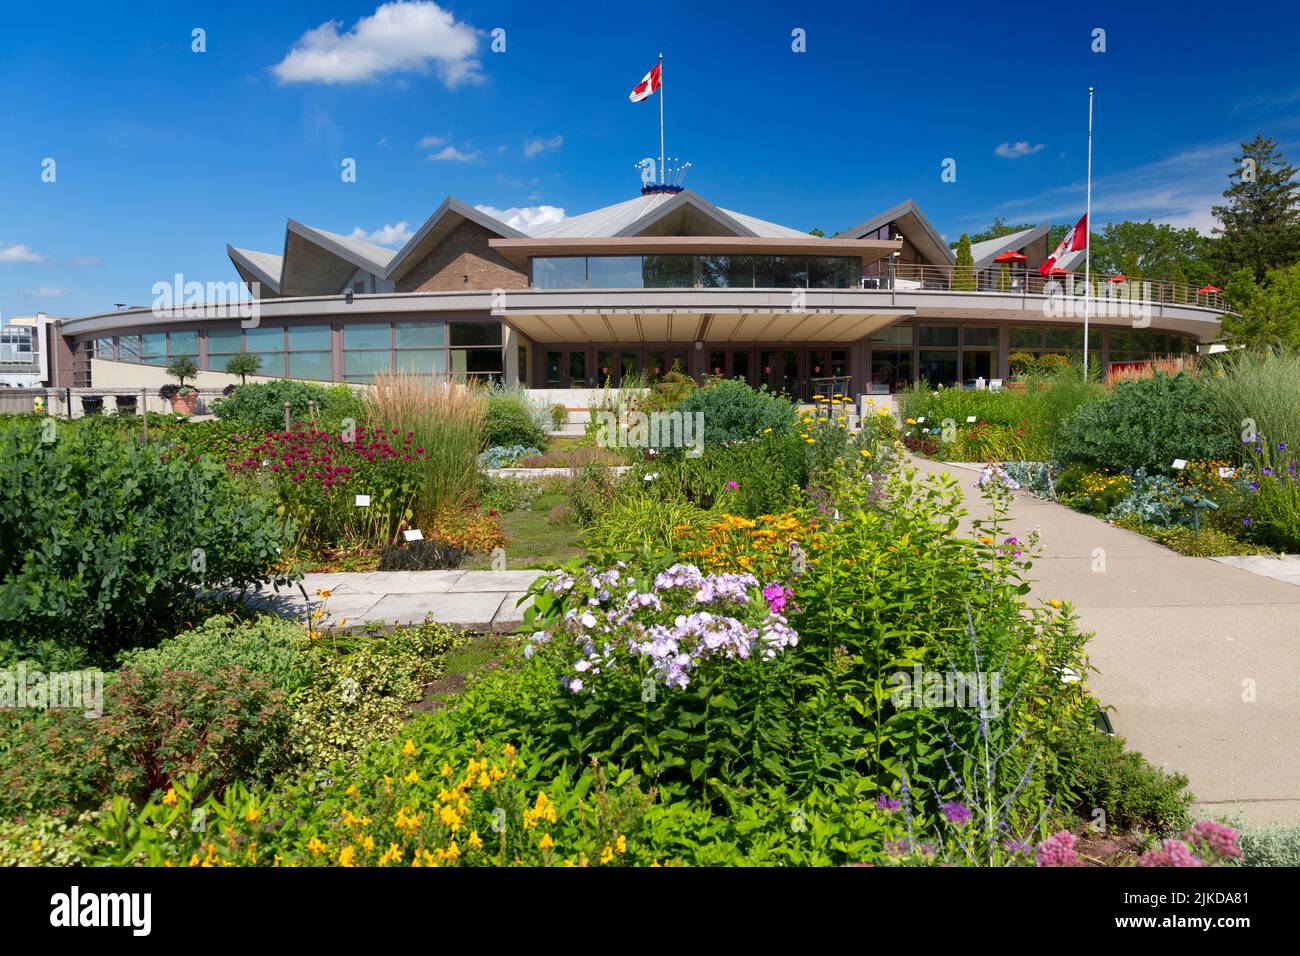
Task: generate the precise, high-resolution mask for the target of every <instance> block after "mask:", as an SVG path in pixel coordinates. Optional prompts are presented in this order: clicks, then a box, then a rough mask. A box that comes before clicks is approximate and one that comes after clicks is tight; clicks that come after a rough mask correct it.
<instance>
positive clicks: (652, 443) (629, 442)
mask: <svg viewBox="0 0 1300 956" xmlns="http://www.w3.org/2000/svg"><path fill="white" fill-rule="evenodd" d="M595 414H596V444H598V445H599V446H600V447H601V448H689V449H690V451H688V452H687V453H686V454H687V455H689V456H690V457H692V458H698V457H700V456H701V455H703V454H704V413H703V412H681V411H672V412H650V413H649V414H647V413H645V412H639V411H635V410H633V409H631V408H629V407H628V406H627V405H626V404H623V403H620V404H619V406H618V408H617V409H615V410H613V411H602V412H596V413H595Z"/></svg>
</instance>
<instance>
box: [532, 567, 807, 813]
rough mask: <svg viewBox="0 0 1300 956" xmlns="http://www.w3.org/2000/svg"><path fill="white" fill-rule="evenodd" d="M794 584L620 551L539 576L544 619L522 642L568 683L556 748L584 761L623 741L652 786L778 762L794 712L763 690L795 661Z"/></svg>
mask: <svg viewBox="0 0 1300 956" xmlns="http://www.w3.org/2000/svg"><path fill="white" fill-rule="evenodd" d="M790 596H791V595H790V592H789V591H788V590H787V589H786V588H785V587H784V586H783V585H782V584H780V583H772V582H769V583H768V584H767V586H766V587H763V586H762V585H761V584H760V582H759V579H758V578H756V577H754V576H753V575H752V574H735V573H723V574H705V573H704V572H703V571H701V570H700V569H699V568H698V567H696V566H695V565H691V564H675V565H673V566H672V567H670V568H668V569H667V570H665V571H662V572H660V573H659V574H657V575H654V576H645V577H644V578H639V577H637V576H635V575H634V574H633V573H632V572H631V571H630V570H629V569H628V568H627V567H626V566H625V565H622V564H619V565H617V566H615V567H612V568H609V569H608V570H605V571H598V570H596V569H595V568H592V567H584V568H582V569H574V570H573V571H563V572H561V573H559V574H557V575H555V576H553V577H551V578H549V579H546V580H545V581H543V582H539V584H538V585H536V586H534V590H533V599H534V603H533V606H532V608H531V609H530V611H529V614H530V620H532V621H533V622H534V623H540V624H542V625H543V626H542V627H541V628H540V629H538V630H537V631H536V632H535V633H534V634H533V636H532V639H531V640H530V642H529V644H528V646H527V648H526V649H525V654H526V656H528V657H529V658H530V659H532V660H534V661H535V662H538V663H539V665H540V666H550V667H552V668H554V672H555V675H556V679H557V680H558V681H559V683H560V686H561V688H562V692H561V694H560V696H559V698H558V701H557V702H558V707H557V711H558V712H557V713H556V719H555V722H554V725H553V726H552V728H551V729H552V732H553V735H554V739H556V741H557V744H558V745H559V749H561V750H563V751H567V753H568V754H570V755H572V756H575V757H577V758H579V759H581V760H584V761H585V760H586V759H588V758H589V756H591V755H602V754H611V753H617V755H618V759H619V760H620V761H622V762H623V763H624V764H625V765H627V766H636V765H637V764H638V763H639V765H640V769H641V770H642V772H643V773H644V774H645V776H646V777H647V778H648V779H650V780H653V781H654V782H655V783H656V784H657V785H660V786H665V787H670V788H671V787H673V786H682V787H688V788H691V789H695V788H699V790H700V792H702V793H703V794H706V795H707V794H708V793H709V792H710V791H711V790H716V789H717V788H718V787H720V786H721V785H722V784H721V782H722V781H726V782H727V785H736V784H741V783H744V782H745V781H746V780H747V779H748V778H750V777H752V776H753V775H755V774H756V773H762V772H763V770H764V765H765V764H767V765H769V766H768V767H767V769H768V770H771V769H773V767H775V766H776V765H777V764H778V761H776V760H775V759H773V758H774V757H775V754H776V752H778V751H779V749H780V747H781V744H782V741H784V740H787V739H788V738H789V735H790V733H791V728H790V727H789V725H788V721H789V711H787V710H784V709H781V708H775V707H773V706H771V699H770V698H771V697H772V696H773V695H781V696H784V695H785V694H786V693H788V692H789V682H790V681H791V680H792V676H791V675H793V673H794V665H793V664H792V661H791V658H792V657H793V655H791V654H790V653H788V652H789V651H790V650H791V649H792V648H794V647H795V646H796V645H797V644H798V641H799V638H798V634H797V633H796V632H795V630H794V628H792V627H791V626H790V624H789V623H788V621H787V620H786V617H785V613H784V612H786V611H788V610H790ZM575 750H576V751H577V753H576V754H574V753H573V751H575ZM769 751H770V753H769ZM755 758H757V759H755ZM776 769H777V770H778V771H781V770H782V768H780V767H776Z"/></svg>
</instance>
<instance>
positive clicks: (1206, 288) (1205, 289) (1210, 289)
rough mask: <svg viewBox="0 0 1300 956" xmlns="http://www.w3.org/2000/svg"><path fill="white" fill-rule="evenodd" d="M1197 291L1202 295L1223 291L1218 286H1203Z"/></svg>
mask: <svg viewBox="0 0 1300 956" xmlns="http://www.w3.org/2000/svg"><path fill="white" fill-rule="evenodd" d="M1196 291H1197V292H1199V293H1202V294H1206V293H1210V292H1222V291H1223V290H1222V289H1220V288H1219V287H1218V286H1216V285H1203V286H1201V287H1200V288H1199V289H1197V290H1196Z"/></svg>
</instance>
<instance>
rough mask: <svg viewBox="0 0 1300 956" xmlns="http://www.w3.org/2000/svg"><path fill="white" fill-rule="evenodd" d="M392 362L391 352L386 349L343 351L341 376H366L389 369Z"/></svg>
mask: <svg viewBox="0 0 1300 956" xmlns="http://www.w3.org/2000/svg"><path fill="white" fill-rule="evenodd" d="M392 364H393V357H392V353H390V352H388V351H387V350H385V351H382V352H378V351H376V352H344V353H343V377H344V378H348V379H350V378H354V377H359V376H364V377H367V378H368V377H369V376H371V375H373V374H375V373H376V372H388V371H391V370H392Z"/></svg>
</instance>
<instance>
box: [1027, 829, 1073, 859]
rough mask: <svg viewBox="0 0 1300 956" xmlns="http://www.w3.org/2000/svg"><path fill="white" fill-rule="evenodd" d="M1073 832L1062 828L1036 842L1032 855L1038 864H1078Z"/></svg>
mask: <svg viewBox="0 0 1300 956" xmlns="http://www.w3.org/2000/svg"><path fill="white" fill-rule="evenodd" d="M1074 843H1075V839H1074V834H1073V833H1071V832H1070V831H1069V830H1062V831H1061V832H1060V833H1055V834H1053V835H1052V836H1049V837H1048V838H1047V839H1046V840H1044V841H1043V842H1041V843H1039V844H1038V848H1037V849H1036V850H1035V851H1034V857H1035V859H1036V861H1037V863H1038V865H1039V866H1078V865H1079V864H1080V860H1079V854H1078V853H1077V852H1076V851H1075V849H1074Z"/></svg>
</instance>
